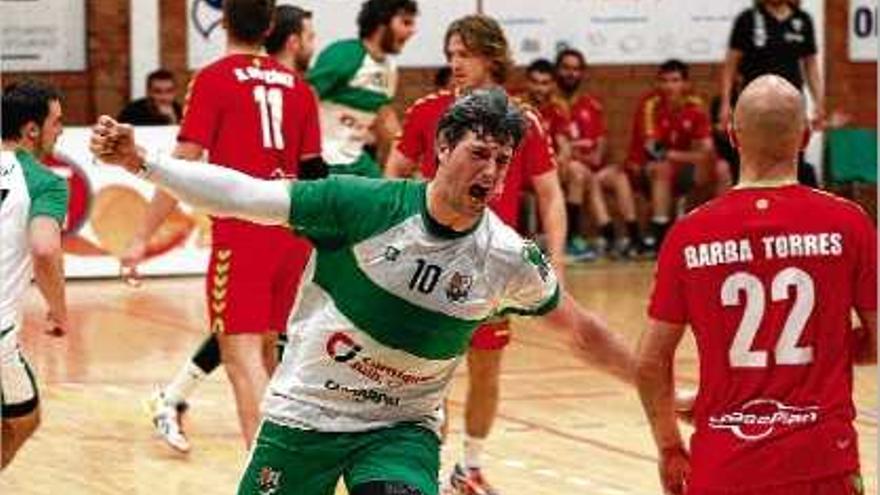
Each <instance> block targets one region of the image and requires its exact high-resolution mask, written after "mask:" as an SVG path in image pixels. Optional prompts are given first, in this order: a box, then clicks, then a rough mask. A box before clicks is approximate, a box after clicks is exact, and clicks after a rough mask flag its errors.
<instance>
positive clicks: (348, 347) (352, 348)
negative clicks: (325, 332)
mask: <svg viewBox="0 0 880 495" xmlns="http://www.w3.org/2000/svg"><path fill="white" fill-rule="evenodd" d="M362 350H363V347H361V346H359V345H357V344H355V342H354V339H352V338H351V337H349V336H348V335H346V334H344V333H338V332H337V333H334V334H333V335H331V336H330V338H329V339H327V354H329V355H330V357H332V358H333V360H334V361H336V362H337V363H347V362H348V361H351V360H352V359H354V358H356V357H357V355H358V353H359V352H361V351H362Z"/></svg>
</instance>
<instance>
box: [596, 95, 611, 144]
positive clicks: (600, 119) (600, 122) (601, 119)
mask: <svg viewBox="0 0 880 495" xmlns="http://www.w3.org/2000/svg"><path fill="white" fill-rule="evenodd" d="M594 108H595V110H596V122H597V123H596V132H597V133H598V136H599V137H604V136H605V135H606V134H608V127H607V126H606V124H605V110H604V109H603V108H602V105H601V104H600V103H599V102H596V103H595V105H594Z"/></svg>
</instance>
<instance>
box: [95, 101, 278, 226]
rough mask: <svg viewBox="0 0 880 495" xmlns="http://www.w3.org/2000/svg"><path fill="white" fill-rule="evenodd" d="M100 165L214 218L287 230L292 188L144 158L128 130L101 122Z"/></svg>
mask: <svg viewBox="0 0 880 495" xmlns="http://www.w3.org/2000/svg"><path fill="white" fill-rule="evenodd" d="M89 148H90V150H91V151H92V153H94V154H95V155H97V156H98V158H100V159H101V160H103V161H105V162H107V163H111V164H115V165H120V166H122V167H123V168H125V169H126V170H128V171H129V172H131V173H134V174H137V175H139V176H141V177H143V178H146V179H147V180H149V181H150V182H152V183H154V184H156V185H157V186H159V187H162V188H163V189H165V190H167V191H168V192H170V193H171V194H173V195H174V196H176V197H177V198H179V199H182V200H184V201H186V202H188V203H191V204H193V205H194V206H196V207H200V208H203V209H205V210H207V211H209V212H211V213H213V214H215V215H219V216H230V217H236V218H243V219H246V220H252V221H255V222H260V223H265V224H287V223H288V218H289V213H290V207H291V205H290V196H289V182H286V181H277V180H261V179H256V178H254V177H251V176H249V175H247V174H244V173H241V172H238V171H235V170H232V169H229V168H226V167H220V166H217V165H211V164H207V163H206V164H199V166H193V163H192V162H190V161H187V160H181V159H177V158H173V157H168V156H162V155H160V154H152V155H150V156H149V157H148V156H147V154H146V152H145V151H144V150H143V149H142V148H139V147H137V146H135V143H134V132H133V130H132V127H131V126H129V125H120V124H118V123H116V122H115V121H114V120H113V119H111V118H110V117H106V116H102V117H101V118H100V119H99V120H98V124H97V125H96V126H95V129H94V131H93V132H92V137H91V141H90V145H89Z"/></svg>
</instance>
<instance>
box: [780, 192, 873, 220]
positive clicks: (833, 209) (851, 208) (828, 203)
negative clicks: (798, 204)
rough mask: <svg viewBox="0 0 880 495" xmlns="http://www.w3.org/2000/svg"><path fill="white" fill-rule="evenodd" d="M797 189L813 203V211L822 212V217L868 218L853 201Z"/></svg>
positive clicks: (832, 194)
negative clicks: (830, 215)
mask: <svg viewBox="0 0 880 495" xmlns="http://www.w3.org/2000/svg"><path fill="white" fill-rule="evenodd" d="M797 189H798V190H800V191H801V194H803V195H804V196H805V197H806V198H809V200H810V201H812V202H814V203H815V205H816V206H815V207H816V209H815V210H814V211H817V212H822V213H823V215H824V214H836V215H840V216H841V217H843V218H858V219H863V218H869V217H868V213H867V212H866V211H865V209H864V208H863V207H862V206H861V205H859V204H858V203H856V202H855V201H852V200H850V199H847V198H844V197H842V196H838V195H836V194H834V193H831V192H828V191H823V190H820V189H814V188H812V187H806V186H798V188H797ZM811 209H812V208H811Z"/></svg>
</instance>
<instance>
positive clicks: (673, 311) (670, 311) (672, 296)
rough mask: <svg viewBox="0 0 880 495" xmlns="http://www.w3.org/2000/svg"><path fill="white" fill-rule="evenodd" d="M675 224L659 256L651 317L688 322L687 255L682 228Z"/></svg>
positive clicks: (649, 309)
mask: <svg viewBox="0 0 880 495" xmlns="http://www.w3.org/2000/svg"><path fill="white" fill-rule="evenodd" d="M676 227H677V226H675V225H674V226H673V227H672V229H670V231H669V234H668V235H667V236H666V240H664V241H663V246H662V247H661V248H660V255H659V256H658V258H657V268H656V271H655V272H654V288H653V290H652V292H651V303H650V306H649V307H648V316H649V317H651V318H653V319H655V320H659V321H663V322H666V323H675V324H679V325H684V324H687V322H688V314H687V303H686V301H685V293H684V271H685V266H684V254H683V251H682V246H683V243H682V242H680V241H679V239H680V235H677V234H678V233H679V232H680V229H677V228H676Z"/></svg>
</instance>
